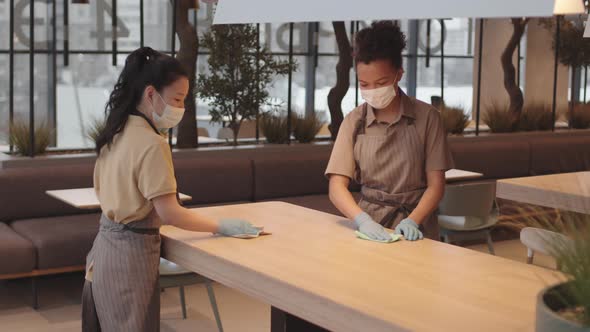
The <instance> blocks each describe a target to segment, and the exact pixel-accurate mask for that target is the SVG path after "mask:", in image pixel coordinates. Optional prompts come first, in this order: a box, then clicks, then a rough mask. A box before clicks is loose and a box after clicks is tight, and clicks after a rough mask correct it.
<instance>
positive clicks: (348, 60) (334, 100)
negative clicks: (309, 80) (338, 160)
mask: <svg viewBox="0 0 590 332" xmlns="http://www.w3.org/2000/svg"><path fill="white" fill-rule="evenodd" d="M332 26H333V27H334V34H335V36H336V44H337V45H338V64H337V65H336V85H334V87H333V88H332V89H330V92H329V93H328V109H329V110H330V116H331V118H332V121H331V123H330V125H329V127H328V128H329V129H330V134H331V137H332V140H335V139H336V137H337V136H338V130H339V129H340V125H341V124H342V121H343V120H344V115H343V113H342V100H343V99H344V96H346V93H347V92H348V89H349V87H350V69H351V68H352V64H353V59H352V47H351V46H350V40H349V39H348V34H347V33H346V25H345V24H344V22H342V21H338V22H332Z"/></svg>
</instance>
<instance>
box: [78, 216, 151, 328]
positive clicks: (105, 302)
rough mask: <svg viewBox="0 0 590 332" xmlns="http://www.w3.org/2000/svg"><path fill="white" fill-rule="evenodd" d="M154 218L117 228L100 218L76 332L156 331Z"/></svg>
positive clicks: (91, 252) (87, 261)
mask: <svg viewBox="0 0 590 332" xmlns="http://www.w3.org/2000/svg"><path fill="white" fill-rule="evenodd" d="M159 229H160V219H159V218H158V216H157V214H156V213H155V212H154V211H152V213H151V214H150V216H148V217H147V218H145V219H143V220H139V221H134V222H132V223H129V224H121V223H116V222H113V221H112V220H109V219H108V218H107V217H106V216H104V215H102V216H101V218H100V230H99V232H98V235H97V236H96V239H95V240H94V244H93V246H92V249H91V250H90V253H89V254H88V256H87V258H86V282H85V284H84V291H83V294H82V331H85V332H86V331H105V332H110V331H130V332H144V331H155V332H156V331H159V330H160V290H159V273H158V267H159V262H160V232H159Z"/></svg>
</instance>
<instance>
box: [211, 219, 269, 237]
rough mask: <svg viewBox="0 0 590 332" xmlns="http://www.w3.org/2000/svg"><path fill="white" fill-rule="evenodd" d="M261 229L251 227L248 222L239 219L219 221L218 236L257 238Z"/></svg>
mask: <svg viewBox="0 0 590 332" xmlns="http://www.w3.org/2000/svg"><path fill="white" fill-rule="evenodd" d="M260 231H261V229H260V228H258V227H254V226H252V224H250V223H249V222H247V221H245V220H240V219H221V220H220V221H219V231H218V233H219V234H222V235H225V236H234V237H236V236H240V237H245V236H246V237H247V236H253V237H255V236H258V235H259V234H260Z"/></svg>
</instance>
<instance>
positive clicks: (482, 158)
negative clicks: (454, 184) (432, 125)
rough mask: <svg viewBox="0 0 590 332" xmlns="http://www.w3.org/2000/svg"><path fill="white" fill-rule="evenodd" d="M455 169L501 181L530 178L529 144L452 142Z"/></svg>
mask: <svg viewBox="0 0 590 332" xmlns="http://www.w3.org/2000/svg"><path fill="white" fill-rule="evenodd" d="M450 147H451V151H452V153H453V159H454V160H455V168H458V169H462V170H466V171H472V172H478V173H482V174H483V179H500V178H513V177H519V176H527V175H528V174H529V163H530V158H529V143H528V142H526V141H508V140H500V141H469V140H468V139H466V140H461V141H459V140H454V141H451V142H450Z"/></svg>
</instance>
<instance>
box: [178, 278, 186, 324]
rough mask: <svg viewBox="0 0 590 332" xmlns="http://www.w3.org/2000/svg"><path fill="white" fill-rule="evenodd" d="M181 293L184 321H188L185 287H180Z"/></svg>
mask: <svg viewBox="0 0 590 332" xmlns="http://www.w3.org/2000/svg"><path fill="white" fill-rule="evenodd" d="M179 292H180V306H181V307H182V319H186V301H185V298H184V286H180V287H179Z"/></svg>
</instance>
